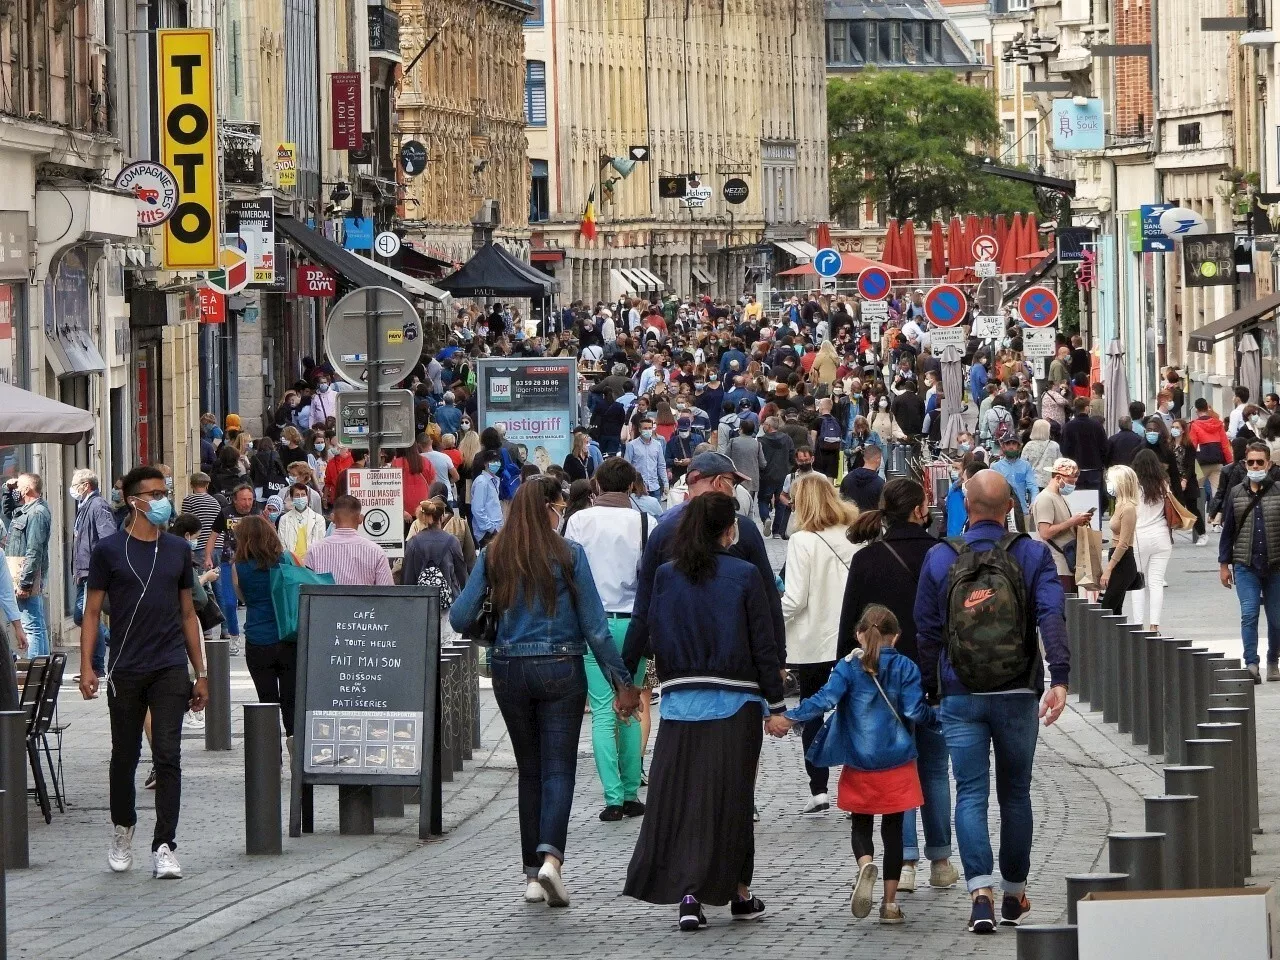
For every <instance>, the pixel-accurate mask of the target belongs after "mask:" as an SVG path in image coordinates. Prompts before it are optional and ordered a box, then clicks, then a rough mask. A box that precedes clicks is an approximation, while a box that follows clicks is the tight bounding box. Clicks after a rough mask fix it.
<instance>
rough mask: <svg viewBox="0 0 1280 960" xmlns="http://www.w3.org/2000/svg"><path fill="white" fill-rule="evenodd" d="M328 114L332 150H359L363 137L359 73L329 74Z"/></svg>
mask: <svg viewBox="0 0 1280 960" xmlns="http://www.w3.org/2000/svg"><path fill="white" fill-rule="evenodd" d="M329 100H330V106H331V112H330V116H329V124H330V129H331V130H332V136H333V139H332V143H331V144H330V146H332V148H333V149H334V150H359V149H360V147H361V145H362V143H363V139H362V137H361V135H360V109H361V102H360V74H358V73H331V74H329Z"/></svg>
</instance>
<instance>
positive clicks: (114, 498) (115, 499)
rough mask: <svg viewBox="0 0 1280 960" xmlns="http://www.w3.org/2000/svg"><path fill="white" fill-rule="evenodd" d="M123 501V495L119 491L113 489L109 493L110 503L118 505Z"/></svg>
mask: <svg viewBox="0 0 1280 960" xmlns="http://www.w3.org/2000/svg"><path fill="white" fill-rule="evenodd" d="M123 499H124V494H122V493H121V492H120V491H119V490H115V489H113V490H112V491H111V502H112V503H115V504H118V503H119V502H120V501H121V500H123Z"/></svg>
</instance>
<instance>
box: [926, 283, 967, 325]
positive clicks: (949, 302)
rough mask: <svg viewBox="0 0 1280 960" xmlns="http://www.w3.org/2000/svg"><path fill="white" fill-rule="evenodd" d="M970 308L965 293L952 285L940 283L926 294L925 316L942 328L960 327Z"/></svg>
mask: <svg viewBox="0 0 1280 960" xmlns="http://www.w3.org/2000/svg"><path fill="white" fill-rule="evenodd" d="M968 307H969V304H968V301H967V300H965V296H964V291H963V290H961V289H960V288H959V287H957V286H954V285H953V284H950V283H940V284H938V285H937V286H936V287H934V288H933V289H932V290H930V291H929V292H928V293H927V294H925V298H924V315H925V316H926V317H928V318H929V319H930V320H931V321H933V322H934V323H935V324H937V325H938V326H940V327H954V326H956V325H958V324H959V323H960V321H961V320H963V319H964V315H965V312H966V311H967V310H968Z"/></svg>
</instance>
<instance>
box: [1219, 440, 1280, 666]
mask: <svg viewBox="0 0 1280 960" xmlns="http://www.w3.org/2000/svg"><path fill="white" fill-rule="evenodd" d="M1244 463H1245V481H1244V482H1243V483H1241V484H1239V485H1238V486H1236V487H1235V488H1233V489H1232V490H1231V491H1229V492H1228V494H1227V496H1226V497H1225V499H1224V503H1223V507H1222V539H1221V540H1220V541H1219V543H1218V566H1219V572H1218V577H1219V579H1220V580H1221V581H1222V585H1223V586H1224V587H1226V588H1228V589H1230V588H1231V587H1233V586H1234V587H1235V589H1236V596H1237V597H1238V598H1239V600H1240V635H1241V640H1242V642H1243V644H1244V661H1245V667H1246V668H1247V669H1248V671H1249V672H1250V673H1251V674H1252V675H1253V682H1254V683H1261V682H1262V676H1261V671H1260V670H1259V664H1258V620H1259V616H1260V613H1261V610H1262V609H1263V608H1264V607H1265V609H1266V613H1267V680H1268V681H1269V682H1270V681H1276V680H1280V486H1277V485H1276V481H1275V477H1274V476H1273V475H1272V472H1271V451H1270V448H1268V446H1267V445H1266V444H1265V443H1262V442H1261V441H1254V442H1253V443H1250V444H1249V445H1248V446H1247V447H1245V451H1244Z"/></svg>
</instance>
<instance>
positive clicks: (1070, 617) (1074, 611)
mask: <svg viewBox="0 0 1280 960" xmlns="http://www.w3.org/2000/svg"><path fill="white" fill-rule="evenodd" d="M1088 602H1089V601H1088V600H1086V599H1085V598H1084V597H1067V605H1066V619H1067V648H1068V649H1069V650H1070V652H1071V675H1072V676H1073V677H1074V678H1076V691H1075V693H1076V697H1077V699H1078V700H1080V701H1081V702H1083V700H1084V699H1085V696H1084V687H1083V686H1082V685H1081V678H1082V677H1083V675H1084V660H1085V657H1084V650H1083V648H1084V638H1083V636H1082V630H1081V623H1082V622H1083V617H1084V608H1085V606H1086V605H1087V604H1088Z"/></svg>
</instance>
